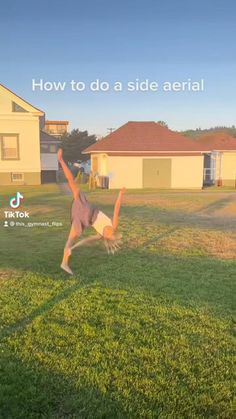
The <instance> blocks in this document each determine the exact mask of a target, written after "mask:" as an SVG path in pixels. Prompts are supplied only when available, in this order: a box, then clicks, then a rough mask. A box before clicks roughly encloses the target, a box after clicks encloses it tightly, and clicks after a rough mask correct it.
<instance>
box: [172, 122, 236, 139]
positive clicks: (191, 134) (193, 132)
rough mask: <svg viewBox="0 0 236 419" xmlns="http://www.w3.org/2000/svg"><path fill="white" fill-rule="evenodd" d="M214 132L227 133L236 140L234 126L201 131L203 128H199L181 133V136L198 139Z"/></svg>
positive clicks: (235, 128)
mask: <svg viewBox="0 0 236 419" xmlns="http://www.w3.org/2000/svg"><path fill="white" fill-rule="evenodd" d="M214 131H225V132H227V133H228V134H230V135H232V136H233V137H235V138H236V127H235V126H234V125H232V127H220V126H219V127H213V128H209V129H201V128H197V129H189V130H186V131H180V132H181V134H183V135H186V136H187V137H192V138H197V137H199V136H200V135H204V134H208V133H210V132H214Z"/></svg>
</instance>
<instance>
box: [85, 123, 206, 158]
mask: <svg viewBox="0 0 236 419" xmlns="http://www.w3.org/2000/svg"><path fill="white" fill-rule="evenodd" d="M184 151H185V152H190V153H193V154H195V153H197V152H198V153H199V151H201V147H200V144H198V142H197V141H194V140H192V139H190V138H187V137H184V136H183V135H181V134H179V133H176V132H174V131H171V130H170V129H168V128H166V127H164V126H162V125H160V124H158V123H156V122H153V121H150V122H146V121H145V122H133V121H130V122H127V123H126V124H124V125H122V126H121V127H120V128H118V129H117V130H115V131H113V132H112V133H111V134H109V135H107V136H106V137H105V138H103V139H102V140H99V141H97V142H96V143H95V144H93V145H91V146H90V147H88V148H86V149H85V150H84V151H83V153H93V152H106V153H108V154H109V152H110V153H121V152H126V153H129V154H131V155H132V153H142V152H144V153H147V152H180V153H181V152H184Z"/></svg>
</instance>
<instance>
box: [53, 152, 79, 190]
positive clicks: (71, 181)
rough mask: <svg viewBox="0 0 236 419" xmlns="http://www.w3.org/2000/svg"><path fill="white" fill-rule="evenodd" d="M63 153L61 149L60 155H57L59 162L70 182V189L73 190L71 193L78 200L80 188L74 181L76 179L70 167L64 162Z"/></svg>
mask: <svg viewBox="0 0 236 419" xmlns="http://www.w3.org/2000/svg"><path fill="white" fill-rule="evenodd" d="M62 155H63V151H62V149H61V148H59V150H58V153H57V158H58V161H59V162H60V164H61V167H62V169H63V172H64V175H65V177H66V179H67V181H68V184H69V187H70V189H71V192H72V193H73V196H74V198H77V197H78V195H79V187H78V186H77V184H76V183H75V181H74V177H73V175H72V173H71V171H70V169H69V167H68V166H67V164H66V163H65V162H64V160H63V157H62Z"/></svg>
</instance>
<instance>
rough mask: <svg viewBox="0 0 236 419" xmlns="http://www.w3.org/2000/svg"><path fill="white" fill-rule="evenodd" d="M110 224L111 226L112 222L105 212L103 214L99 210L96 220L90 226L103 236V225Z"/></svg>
mask: <svg viewBox="0 0 236 419" xmlns="http://www.w3.org/2000/svg"><path fill="white" fill-rule="evenodd" d="M107 226H110V227H112V222H111V219H110V218H109V217H107V215H106V214H104V213H103V212H102V211H99V213H98V215H97V218H96V220H95V221H94V223H93V224H92V227H93V228H94V229H95V230H96V231H97V232H98V233H99V234H101V236H103V229H104V227H107Z"/></svg>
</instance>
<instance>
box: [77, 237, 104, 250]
mask: <svg viewBox="0 0 236 419" xmlns="http://www.w3.org/2000/svg"><path fill="white" fill-rule="evenodd" d="M101 238H102V236H101V235H100V234H96V235H94V236H90V237H87V238H86V239H82V240H80V241H79V242H77V243H75V244H74V246H72V247H71V250H73V249H75V248H76V247H79V246H84V245H87V244H89V243H91V242H93V241H96V240H100V239H101Z"/></svg>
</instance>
